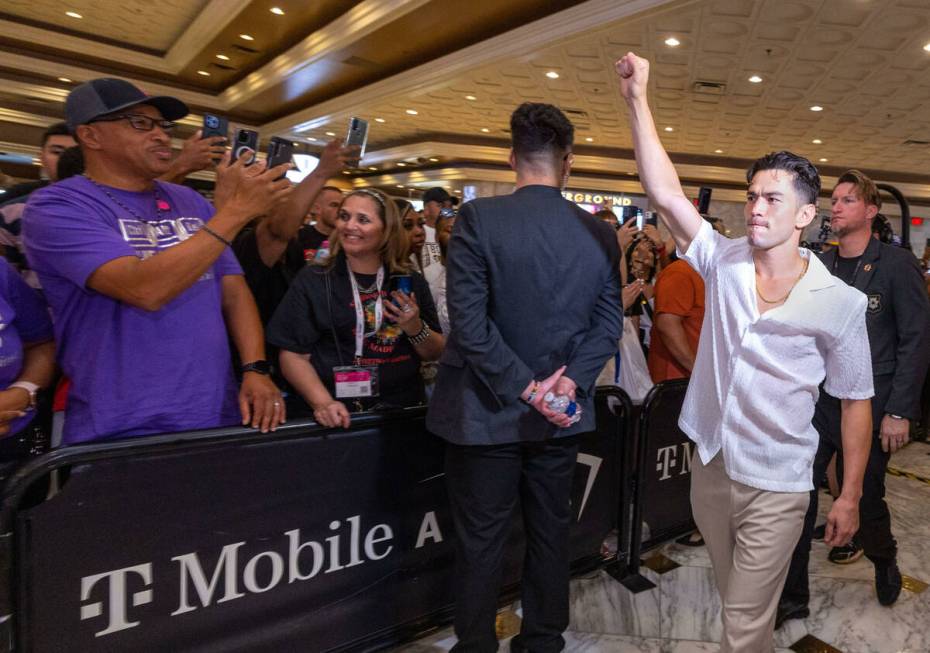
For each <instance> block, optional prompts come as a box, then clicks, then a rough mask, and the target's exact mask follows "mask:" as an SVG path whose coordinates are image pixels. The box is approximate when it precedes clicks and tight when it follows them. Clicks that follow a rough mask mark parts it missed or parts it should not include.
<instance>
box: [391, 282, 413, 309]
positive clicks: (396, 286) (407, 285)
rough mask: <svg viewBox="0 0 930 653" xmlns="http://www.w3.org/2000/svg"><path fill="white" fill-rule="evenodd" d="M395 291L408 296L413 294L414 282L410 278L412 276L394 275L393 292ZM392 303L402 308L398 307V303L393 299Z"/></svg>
mask: <svg viewBox="0 0 930 653" xmlns="http://www.w3.org/2000/svg"><path fill="white" fill-rule="evenodd" d="M394 290H397V291H399V292H402V293H404V294H407V295H409V294H410V293H412V292H413V280H412V279H411V278H410V275H409V274H392V275H391V291H394ZM391 302H393V303H394V305H395V306H397V307H398V308H400V306H398V304H397V302H396V301H394V300H393V299H392V300H391Z"/></svg>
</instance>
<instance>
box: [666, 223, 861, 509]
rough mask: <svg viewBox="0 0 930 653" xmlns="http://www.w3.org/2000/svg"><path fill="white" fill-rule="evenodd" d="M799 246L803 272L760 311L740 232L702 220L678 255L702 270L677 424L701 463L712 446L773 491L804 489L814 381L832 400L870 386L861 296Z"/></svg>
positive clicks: (740, 477) (812, 444) (745, 479)
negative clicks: (690, 366) (699, 320)
mask: <svg viewBox="0 0 930 653" xmlns="http://www.w3.org/2000/svg"><path fill="white" fill-rule="evenodd" d="M799 251H800V253H801V256H802V257H804V258H805V259H808V260H809V261H810V263H809V265H808V269H807V273H806V274H805V275H804V277H803V278H802V279H801V280H800V281H799V282H798V284H797V285H796V286H795V288H794V290H792V292H791V295H790V296H789V297H788V300H787V301H786V302H785V303H784V304H782V305H781V306H778V307H776V308H773V309H770V310H768V311H766V312H765V313H764V314H762V315H760V314H759V309H758V305H757V303H756V278H755V274H756V273H755V265H754V263H753V258H752V248H751V247H750V245H749V242H748V241H747V239H746V238H738V239H735V240H730V239H727V238H725V237H723V236H721V235H720V234H718V233H717V232H715V231H714V230H713V229H712V228H711V226H710V223H708V222H705V223H704V224H703V225H702V226H701V228H700V230H699V231H698V234H697V236H696V237H695V238H694V240H693V241H692V242H691V246H690V247H689V249H688V252H687V254H685V255H684V256H683V258H684V259H685V260H687V261H688V262H689V263H690V264H691V266H692V267H693V268H694V269H695V270H697V272H698V273H699V274H700V275H701V276H702V277H703V278H704V284H705V289H706V290H705V292H706V300H705V310H704V323H703V325H702V327H701V339H700V342H699V344H698V351H697V358H696V360H695V364H694V371H693V373H692V375H691V382H690V384H689V386H688V393H687V395H686V397H685V403H684V407H683V408H682V411H681V417H680V418H679V421H678V425H679V426H680V427H681V429H682V430H683V431H684V432H685V433H686V434H687V435H688V437H689V438H691V439H692V440H694V442H695V444H696V445H697V450H698V454H699V455H700V456H701V460H702V461H703V462H704V464H707V463H709V462H710V461H711V459H713V457H714V456H715V455H717V452H719V451H721V450H722V452H723V460H724V464H725V466H726V471H727V475H728V476H729V477H730V478H731V479H732V480H734V481H738V482H740V483H743V484H745V485H749V486H751V487H754V488H759V489H762V490H770V491H776V492H804V491H808V490H810V489H811V488H812V487H813V483H812V481H811V477H812V467H813V461H814V454H815V453H816V452H817V443H818V436H817V431H816V430H815V429H814V427H813V426H812V425H811V419H812V418H813V416H814V404H815V403H816V402H817V398H818V396H819V390H818V386H819V385H820V383H821V382H822V381H824V379H826V384H825V386H824V388H825V389H826V391H827V392H829V393H830V394H831V395H833V396H834V397H838V398H840V399H869V398H870V397H872V395H873V394H874V391H873V388H872V357H871V355H870V351H869V338H868V333H867V331H866V327H865V314H866V303H867V299H866V296H865V295H864V294H862V293H861V292H859V291H858V290H856V289H855V288H852V287H851V286H848V285H846V284H845V283H842V282H841V281H838V280H837V279H836V278H835V277H834V276H833V275H831V274H830V273H829V271H828V270H827V268H826V267H824V265H823V263H821V262H820V260H819V259H818V258H817V257H816V256H814V255H813V254H812V253H811V252H810V251H809V250H806V249H800V250H799Z"/></svg>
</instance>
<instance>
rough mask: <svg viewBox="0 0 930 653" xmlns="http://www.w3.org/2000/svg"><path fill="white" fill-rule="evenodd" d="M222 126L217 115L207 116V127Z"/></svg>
mask: <svg viewBox="0 0 930 653" xmlns="http://www.w3.org/2000/svg"><path fill="white" fill-rule="evenodd" d="M219 126H220V120H219V118H217V117H216V116H207V127H209V128H210V129H216V128H217V127H219Z"/></svg>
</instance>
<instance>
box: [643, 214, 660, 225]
mask: <svg viewBox="0 0 930 653" xmlns="http://www.w3.org/2000/svg"><path fill="white" fill-rule="evenodd" d="M646 224H651V225H652V226H653V227H658V226H659V214H658V213H656V212H655V211H646Z"/></svg>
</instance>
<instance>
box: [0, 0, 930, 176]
mask: <svg viewBox="0 0 930 653" xmlns="http://www.w3.org/2000/svg"><path fill="white" fill-rule="evenodd" d="M330 1H331V4H330V6H331V7H337V6H346V7H349V6H351V7H353V8H352V9H351V11H352V12H355V13H353V14H350V13H348V10H347V12H346V13H345V14H344V15H343V16H342V17H341V18H340V20H342V19H346V20H347V22H346V23H345V25H346V26H348V27H349V28H358V29H357V32H352V33H348V32H347V31H346V29H343V27H342V25H343V23H339V21H333V22H332V23H330V24H328V25H326V26H325V27H322V28H320V30H319V31H318V32H312V33H310V34H306V35H303V38H305V39H308V40H306V41H305V42H304V44H303V45H301V46H300V48H304V49H294V48H292V49H291V50H290V51H288V52H285V51H284V49H281V50H280V52H279V53H278V54H277V55H275V57H276V58H274V59H273V60H270V61H269V62H268V63H267V64H261V66H260V67H259V65H258V63H256V64H255V65H256V67H255V68H253V69H251V70H254V72H251V73H250V74H249V75H248V76H247V77H244V78H239V79H238V81H235V80H231V81H230V82H229V84H227V85H222V84H221V85H220V86H217V84H219V83H220V81H219V78H218V77H216V76H214V77H209V78H207V77H202V78H200V79H203V80H205V81H204V82H203V85H201V86H198V87H195V86H192V81H191V79H193V78H197V77H198V76H197V75H196V74H195V73H193V72H191V71H193V70H195V69H196V68H197V67H198V66H201V65H206V64H205V63H204V62H201V58H202V57H203V56H204V53H206V55H209V57H210V58H214V54H213V52H212V50H211V49H210V48H207V47H206V46H204V45H203V44H202V43H206V42H208V41H209V42H212V41H210V40H211V39H214V38H216V34H213V33H211V32H210V31H209V29H207V28H208V27H209V26H210V25H213V24H218V21H219V22H222V21H225V22H223V25H224V27H223V29H224V30H226V31H232V32H238V31H239V29H240V28H241V26H240V25H239V23H240V22H241V20H240V18H241V17H242V16H245V15H247V13H248V12H249V11H261V12H264V14H267V13H268V7H270V6H271V4H272V3H270V2H268V3H264V2H262V3H259V2H257V1H254V0H210V1H209V2H208V1H207V0H185V1H181V0H170V1H163V2H159V3H155V4H152V3H142V2H138V1H137V0H125V1H123V2H120V3H115V2H112V0H81V1H78V0H73V1H72V2H71V3H67V2H66V3H62V2H52V1H51V0H28V2H27V1H26V0H4V2H3V3H2V6H0V36H2V30H3V29H4V27H5V28H6V29H7V30H8V31H7V38H11V37H9V35H8V34H9V30H10V29H11V27H10V25H15V21H14V19H17V18H18V19H19V20H24V21H25V22H24V23H23V24H24V25H28V26H29V27H30V29H31V28H37V27H44V28H45V29H46V30H52V31H50V32H49V33H51V34H52V35H54V34H55V33H56V32H55V31H54V30H58V32H60V34H62V35H65V36H67V37H69V38H71V37H74V35H75V34H76V32H74V31H73V30H76V29H78V27H77V26H75V25H73V24H72V23H75V22H77V23H81V26H80V30H81V31H82V32H83V33H85V34H96V35H99V36H100V37H101V38H103V39H106V40H107V41H108V42H111V43H112V42H117V41H118V42H132V43H136V44H138V45H139V46H140V47H143V48H146V49H148V50H159V51H168V52H169V54H168V55H167V56H165V57H161V58H159V59H157V60H158V61H159V62H160V63H159V65H160V66H162V71H161V77H160V78H159V79H158V80H157V81H156V82H153V81H152V80H148V81H146V82H145V83H146V84H147V88H149V90H151V91H152V92H159V93H165V92H171V93H176V94H178V95H179V96H180V97H182V98H183V99H185V100H186V101H187V102H188V103H189V104H191V106H192V107H194V108H195V110H196V111H197V112H198V114H199V112H202V111H205V110H210V111H213V112H216V113H226V114H227V115H230V116H232V117H233V118H236V117H237V116H238V119H239V120H240V121H244V122H250V121H251V122H252V123H253V124H255V125H256V126H257V127H258V128H259V129H261V131H262V134H263V137H265V138H267V137H269V136H271V135H274V134H284V135H291V136H292V137H294V138H296V139H299V140H303V141H304V142H307V139H312V141H311V142H313V143H315V144H319V143H321V142H323V141H326V140H329V139H330V138H331V136H329V135H328V134H327V132H329V133H332V134H336V135H337V137H338V136H341V135H343V134H344V133H345V127H346V124H347V122H348V119H349V118H350V117H351V116H356V115H357V116H362V117H366V118H369V119H370V120H371V121H372V122H371V134H370V138H369V149H370V150H372V151H373V152H377V151H378V150H381V151H382V152H387V151H392V150H393V149H395V148H401V149H402V150H403V151H405V152H409V151H411V149H412V150H413V151H415V150H416V144H417V143H425V142H429V144H430V146H429V147H430V149H429V151H423V152H422V156H423V157H438V158H440V160H441V161H442V162H443V163H446V162H448V161H450V160H452V159H453V158H458V159H459V160H471V161H486V162H492V163H495V164H497V165H503V164H505V162H504V161H502V160H499V158H500V157H499V152H500V151H501V148H500V147H488V148H484V149H482V148H481V147H474V149H473V152H474V154H473V155H469V154H465V155H464V156H463V155H462V153H463V152H468V151H469V148H468V147H467V146H472V145H490V146H502V145H503V146H505V145H506V142H507V140H508V139H507V137H508V135H507V132H506V130H507V126H508V119H509V115H510V113H511V111H512V110H513V108H514V107H515V106H516V105H517V104H519V103H520V102H523V101H540V102H553V103H555V104H558V105H559V106H561V107H562V108H563V109H564V110H565V111H566V112H567V113H568V115H569V117H570V118H571V119H572V120H573V122H574V123H575V125H576V128H577V137H576V142H577V146H578V149H579V150H582V149H584V150H585V153H586V154H588V155H591V156H592V157H594V158H592V159H589V160H597V161H605V162H607V163H606V164H605V166H604V171H605V172H608V170H607V169H606V168H607V167H608V166H609V165H610V161H611V158H613V159H618V158H619V159H623V158H625V159H626V161H625V162H624V163H623V165H624V166H626V167H625V168H624V169H623V172H624V173H625V172H628V167H629V166H628V162H629V161H628V160H629V156H628V153H626V154H623V155H621V153H623V152H624V150H627V149H628V148H630V147H631V142H630V138H629V133H628V127H627V123H626V116H625V110H624V108H623V106H622V102H621V101H620V99H619V97H618V94H617V84H616V79H615V74H614V72H613V63H614V61H615V60H616V59H617V58H618V57H619V56H621V55H622V54H623V53H625V52H626V51H628V50H635V51H636V52H638V53H639V54H641V55H644V56H646V57H648V58H649V59H650V60H651V61H652V62H653V74H652V82H651V84H652V94H651V99H652V102H653V106H654V108H655V111H656V116H657V121H658V123H659V126H660V129H662V131H661V134H662V137H663V140H664V141H665V143H666V146H667V148H668V149H669V150H670V152H672V153H673V156H674V157H677V159H676V160H678V161H684V160H687V161H688V162H689V163H690V164H694V165H699V164H702V165H704V166H705V170H706V171H707V173H708V178H710V179H713V178H714V174H715V173H714V171H715V170H722V169H730V170H731V171H735V170H736V169H737V168H742V166H743V164H744V162H745V160H746V159H751V158H754V157H756V156H758V155H759V154H761V153H763V152H765V151H768V150H772V149H782V148H787V149H792V150H794V151H796V152H798V153H801V154H804V155H807V156H809V157H811V158H812V159H813V160H814V162H815V163H817V164H818V165H821V166H824V167H830V168H842V167H852V166H857V167H862V168H865V169H869V170H873V171H874V170H880V171H885V172H887V173H888V177H889V178H895V177H897V178H898V179H899V180H900V179H902V178H903V177H904V176H905V175H910V176H913V177H915V178H914V179H912V180H910V181H913V183H915V184H923V185H928V184H930V51H926V50H924V46H925V45H927V44H930V0H586V1H585V2H580V3H579V2H571V1H566V0H560V3H559V8H560V11H559V13H556V14H552V15H546V14H539V15H538V16H537V17H535V18H533V19H532V20H530V19H524V21H523V23H517V26H516V27H511V28H508V29H509V31H505V33H498V34H496V35H494V32H493V30H489V31H488V34H492V36H489V37H488V38H486V39H485V40H482V41H481V42H479V43H472V44H467V45H463V46H458V45H456V46H454V47H452V46H450V48H451V51H449V52H446V53H445V54H444V55H442V56H440V57H438V58H436V57H428V58H426V59H424V57H423V56H422V53H423V52H426V51H431V50H428V49H427V48H432V47H434V46H435V44H433V43H430V42H428V41H426V40H423V38H422V35H421V34H420V33H419V32H418V30H417V29H416V26H417V25H418V24H422V21H423V18H422V17H423V16H426V15H429V16H430V17H431V20H433V19H434V18H435V20H436V21H438V20H439V18H436V16H439V15H440V14H441V15H442V16H446V15H448V16H454V15H455V13H454V10H455V8H456V7H459V9H460V10H461V11H467V10H468V9H469V8H470V7H471V8H474V6H476V4H475V3H476V2H478V1H479V0H470V1H469V2H465V0H363V1H361V2H358V3H352V2H344V3H343V0H339V2H340V3H343V4H339V3H337V2H336V0H330ZM480 1H485V3H486V4H487V2H489V1H490V0H480ZM495 1H496V0H495ZM523 1H524V6H525V7H529V5H528V4H527V3H528V2H529V0H523ZM514 2H516V0H514ZM224 3H234V4H235V5H236V6H237V7H239V8H240V9H239V11H242V12H246V13H243V14H242V15H241V16H239V15H238V14H237V16H238V17H236V16H232V17H230V16H225V17H224V16H223V15H222V11H223V7H224V6H232V5H229V4H226V5H224ZM68 4H71V5H74V6H75V8H76V10H78V11H80V12H82V14H83V15H84V18H83V19H81V20H75V19H71V18H68V17H67V16H65V15H64V11H66V10H68V9H69V8H68V7H66V6H65V5H68ZM278 4H280V5H281V6H282V7H285V8H287V10H288V14H287V16H288V17H295V20H296V12H297V11H298V8H299V7H306V6H307V5H305V4H303V3H296V2H295V1H294V0H280V2H279V3H278ZM487 6H490V5H487ZM534 6H535V5H534ZM523 11H527V12H529V11H531V9H528V8H525V9H523ZM550 11H552V10H551V9H550ZM227 13H229V12H227ZM354 15H358V16H360V17H362V18H360V19H359V20H354V19H353V20H348V19H349V18H350V16H354ZM514 15H516V14H514ZM527 15H528V14H527ZM103 16H106V18H105V19H104V18H103ZM269 16H270V14H269ZM619 16H624V17H623V18H622V19H618V17H619ZM221 19H222V20H221ZM285 19H286V18H285ZM418 19H419V23H418ZM274 20H284V19H281V18H274ZM365 20H367V21H368V22H367V23H364V24H363V21H365ZM489 20H490V19H489ZM513 20H515V19H513ZM4 21H6V23H5V25H4ZM11 21H12V22H11ZM404 21H406V22H404ZM192 23H193V24H194V25H198V26H199V27H198V28H197V29H193V28H192V27H191V24H192ZM227 23H228V25H227ZM429 24H430V25H431V26H432V27H430V30H432V29H438V28H440V27H441V26H442V25H449V24H451V25H453V26H454V24H455V23H454V22H451V23H449V22H448V21H447V22H443V21H439V22H436V23H435V24H433V23H432V22H431V23H429ZM398 25H404V26H406V25H410V28H409V29H408V32H409V33H410V38H409V39H407V40H401V41H398V40H397V39H391V40H389V42H388V43H387V44H385V43H384V42H383V39H382V40H379V39H380V37H379V35H382V36H383V35H384V34H389V33H392V32H391V30H392V29H393V30H394V31H396V30H397V28H398ZM155 27H157V29H156V28H155ZM425 29H426V28H424V30H425ZM199 30H203V35H204V36H203V39H204V40H203V41H202V43H201V41H198V40H197V38H196V37H197V34H200V33H201V32H200V31H199ZM420 31H423V30H420ZM427 31H429V30H427ZM317 37H319V38H317ZM672 37H674V38H675V39H677V41H678V42H679V45H677V46H676V47H671V46H669V45H666V43H665V41H666V40H667V39H669V38H672ZM313 39H316V41H314V40H313ZM51 40H52V42H50V43H43V45H44V46H47V47H49V48H52V47H54V45H55V43H54V39H51ZM87 43H90V41H87ZM178 43H182V44H184V47H183V48H182V47H179V46H178ZM198 43H199V44H200V45H199V46H197V45H196V44H198ZM71 46H72V42H71V41H68V47H71ZM74 47H75V48H79V47H80V48H85V47H86V43H76V44H74ZM198 47H199V51H198ZM385 47H389V48H391V51H387V50H384V48H385ZM379 48H380V51H379ZM418 48H420V49H419V50H418ZM305 50H306V52H308V53H312V56H313V62H315V63H308V64H307V65H306V67H305V68H303V69H301V68H300V61H296V60H295V57H296V56H297V54H296V53H300V52H304V51H305ZM75 51H77V50H75ZM122 52H126V53H127V59H132V62H135V63H131V65H133V66H137V65H138V63H139V62H143V63H144V61H143V60H140V59H138V58H133V57H132V53H131V52H130V51H129V50H128V49H123V50H122ZM358 52H363V53H367V54H365V56H364V57H360V56H354V55H355V53H358ZM379 52H380V53H382V54H383V57H379V56H378V54H379ZM398 52H400V53H402V54H404V55H405V56H406V57H407V62H408V63H407V65H406V67H405V66H395V67H394V68H391V69H390V70H386V71H385V73H384V74H383V75H382V76H381V77H378V76H374V77H373V76H372V75H371V74H370V71H371V70H377V68H373V66H378V65H380V64H379V59H381V58H387V57H389V56H391V57H395V58H396V55H397V53H398ZM171 53H174V55H172V54H171ZM81 54H82V56H84V57H86V56H89V55H88V53H87V51H86V50H82V52H81ZM53 55H54V56H53ZM118 55H119V53H118V52H117V53H116V54H114V55H112V57H111V58H112V59H113V61H114V65H117V64H118V63H119V61H118ZM107 56H111V55H110V54H109V52H108V53H107ZM145 56H150V58H151V59H156V58H155V57H151V55H145ZM172 56H174V57H175V58H174V59H172ZM204 61H206V60H204ZM257 61H258V60H257V59H256V62H257ZM198 62H200V63H198ZM127 65H129V64H127ZM172 66H174V68H172ZM314 66H319V68H315V67H314ZM366 67H367V68H366ZM59 69H60V70H66V71H67V74H68V77H69V78H72V79H74V81H75V82H77V81H80V80H81V79H87V78H90V77H93V76H98V75H99V74H101V70H100V68H99V66H97V65H96V64H93V65H91V64H89V63H86V64H85V63H76V62H75V61H71V60H69V58H68V57H67V56H66V55H61V54H55V53H51V52H50V54H49V55H48V56H47V57H44V58H43V57H27V56H20V55H19V54H18V53H17V51H16V48H15V47H6V48H5V49H4V47H3V45H2V40H0V141H3V142H4V143H5V145H6V144H9V143H13V144H16V143H21V144H22V147H27V146H32V141H33V140H34V139H35V138H36V131H37V130H38V129H39V127H38V126H40V125H41V124H43V122H44V123H45V124H48V123H49V122H51V121H53V120H55V119H58V118H60V116H61V99H62V98H63V97H64V94H65V93H66V92H67V89H68V88H70V86H69V85H67V84H65V85H62V84H61V83H58V82H53V81H50V80H54V79H55V77H56V76H57V75H59V74H61V73H60V72H57V71H58V70H59ZM174 69H176V70H177V71H181V70H184V71H186V72H184V73H180V72H179V73H177V74H178V75H180V76H178V77H174V78H172V77H171V76H170V75H171V74H174V73H171V72H170V71H171V70H174ZM356 69H357V70H359V71H363V70H367V71H369V72H367V73H364V76H361V77H358V79H364V82H362V83H360V84H359V85H358V86H357V87H356V88H353V90H349V91H338V92H334V93H331V94H330V95H333V96H332V97H330V96H328V95H327V91H326V89H327V88H342V87H341V86H338V85H333V84H334V82H333V81H332V79H329V78H327V77H326V75H327V74H332V75H343V77H341V78H339V79H340V80H341V83H344V82H345V81H346V80H351V79H352V78H351V76H349V77H346V76H345V75H349V74H350V73H347V72H346V71H350V70H356ZM327 70H332V71H335V72H332V73H327V72H326V71H327ZM317 71H320V72H319V73H318V72H317ZM547 73H554V74H557V75H558V77H557V78H552V77H548V76H547ZM318 74H319V75H320V76H319V78H318V79H317V78H316V77H315V76H316V75H318ZM351 74H355V75H363V73H362V72H357V73H354V72H353V73H351ZM183 75H187V76H186V77H184V76H183ZM127 76H131V75H129V74H128V73H127ZM756 77H758V78H761V82H759V83H753V82H751V81H749V80H750V78H756ZM333 79H335V78H333ZM314 80H315V81H314ZM298 83H299V84H303V85H304V86H301V87H300V89H298V90H294V88H293V87H294V86H295V85H296V84H298ZM223 84H225V83H223ZM314 85H315V86H314ZM53 86H54V88H53ZM266 89H270V90H266ZM302 93H303V95H301V94H302ZM275 97H281V98H288V97H289V98H292V99H288V100H286V101H287V104H286V105H285V104H282V102H284V101H285V100H280V101H278V103H277V104H275V101H274V99H273V98H275ZM302 97H305V98H307V100H306V103H305V104H303V105H300V104H299V102H300V98H302ZM293 98H296V99H293ZM471 98H473V99H471ZM259 100H260V101H261V102H264V103H265V106H263V107H262V108H261V111H257V110H254V109H255V107H256V106H257V104H258V102H259ZM295 103H298V104H297V105H296V106H294V105H295ZM815 106H817V107H822V110H821V111H812V110H811V107H815ZM249 111H252V113H249ZM411 111H415V112H416V114H415V115H414V114H411V113H410V112H411ZM196 119H197V116H196V115H195V116H194V118H193V120H194V121H195V120H196ZM375 119H381V121H375ZM24 125H27V126H28V125H35V127H29V128H28V129H24V128H23V126H24ZM665 128H669V131H665ZM815 140H818V141H820V143H817V144H815V143H814V141H815ZM444 148H445V149H447V150H448V151H449V152H450V153H451V152H455V155H454V156H453V155H452V154H449V155H448V156H446V155H445V154H444V151H443V150H444ZM489 157H491V158H489ZM695 157H697V158H698V159H699V158H700V157H709V159H707V160H705V161H703V163H702V162H701V161H696V160H695ZM376 158H377V157H376ZM414 158H415V157H414ZM408 160H410V159H409V158H408ZM388 163H389V162H388V161H387V160H386V157H381V159H380V160H379V161H378V165H382V164H383V165H385V166H387V164H388ZM421 163H422V162H421ZM427 165H428V164H427ZM588 172H592V173H596V172H597V170H589V171H588ZM610 172H616V171H610ZM730 176H732V175H730ZM928 188H930V186H928Z"/></svg>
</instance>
